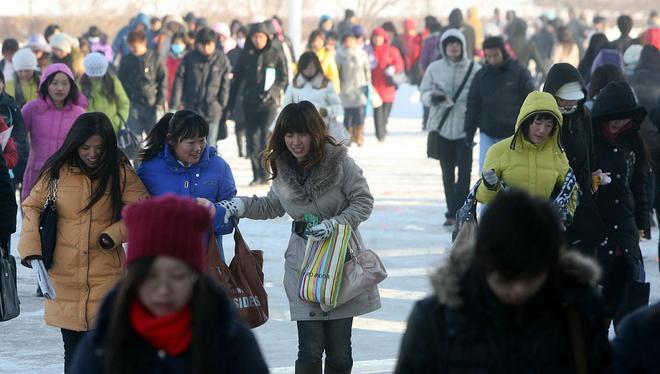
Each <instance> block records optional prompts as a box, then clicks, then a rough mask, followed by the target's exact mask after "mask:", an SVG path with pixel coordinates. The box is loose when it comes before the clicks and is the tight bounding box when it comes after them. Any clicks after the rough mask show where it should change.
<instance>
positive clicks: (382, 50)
mask: <svg viewBox="0 0 660 374" xmlns="http://www.w3.org/2000/svg"><path fill="white" fill-rule="evenodd" d="M376 35H380V36H383V37H384V38H385V43H383V44H382V45H380V46H378V47H373V50H374V57H375V58H376V66H375V67H374V68H373V69H372V70H371V81H372V84H373V86H374V88H375V89H376V92H378V95H380V98H381V99H382V100H383V102H384V103H392V102H394V96H395V95H396V87H395V86H394V85H392V84H390V83H389V81H388V79H387V76H386V74H385V69H386V68H387V67H388V66H390V65H392V66H394V70H395V71H396V72H397V73H402V72H403V71H404V62H403V58H402V57H401V53H399V50H398V49H397V48H396V47H394V46H392V45H391V44H390V37H389V35H388V34H387V32H386V31H385V30H384V29H383V28H382V27H378V28H376V29H374V31H373V33H372V36H371V40H372V46H373V37H374V36H376Z"/></svg>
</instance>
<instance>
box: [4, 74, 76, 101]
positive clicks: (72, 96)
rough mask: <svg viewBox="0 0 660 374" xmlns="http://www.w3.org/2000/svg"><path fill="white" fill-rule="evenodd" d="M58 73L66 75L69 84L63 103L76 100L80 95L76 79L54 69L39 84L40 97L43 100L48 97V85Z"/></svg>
mask: <svg viewBox="0 0 660 374" xmlns="http://www.w3.org/2000/svg"><path fill="white" fill-rule="evenodd" d="M59 73H62V74H64V75H65V76H66V79H68V80H69V86H70V88H69V94H68V95H67V96H66V98H65V99H64V105H66V104H69V103H71V102H72V101H75V100H77V99H78V96H79V95H80V92H79V91H78V86H77V85H76V81H74V80H73V78H71V77H70V76H69V75H68V74H67V73H65V72H63V71H56V72H54V73H53V74H51V75H49V76H48V77H46V80H45V81H44V83H43V84H42V85H41V86H39V96H41V98H42V99H44V100H46V98H47V97H50V94H49V93H48V87H49V86H50V84H51V83H53V80H54V79H55V76H56V75H57V74H59ZM17 83H18V82H17ZM51 100H52V97H51Z"/></svg>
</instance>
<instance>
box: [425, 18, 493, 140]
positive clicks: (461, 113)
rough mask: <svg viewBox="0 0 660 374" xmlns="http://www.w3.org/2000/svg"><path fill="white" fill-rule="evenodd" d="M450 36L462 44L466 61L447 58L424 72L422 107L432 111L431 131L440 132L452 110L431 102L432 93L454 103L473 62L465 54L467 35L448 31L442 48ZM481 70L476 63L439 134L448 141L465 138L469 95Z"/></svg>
mask: <svg viewBox="0 0 660 374" xmlns="http://www.w3.org/2000/svg"><path fill="white" fill-rule="evenodd" d="M448 37H455V38H458V39H459V40H460V41H461V43H462V44H463V51H464V53H463V59H462V60H461V61H459V62H452V61H449V59H447V58H443V59H441V60H437V61H434V62H432V63H431V65H429V67H428V69H426V72H425V73H424V79H422V83H421V84H420V86H419V91H420V94H421V97H420V99H421V101H422V104H424V105H425V106H428V107H430V108H431V111H430V112H429V119H428V122H427V128H428V130H429V131H436V130H437V129H438V126H439V124H440V120H441V119H442V116H443V113H444V112H445V110H447V109H448V105H447V102H444V103H440V104H438V105H433V103H432V102H431V95H432V93H433V92H434V91H443V92H444V93H445V94H446V95H447V97H448V100H449V101H451V98H452V97H453V96H454V93H455V92H456V90H458V87H459V86H460V85H461V82H463V77H465V74H466V73H467V71H468V68H469V66H470V60H469V59H468V58H467V54H466V53H465V37H464V36H463V34H462V33H461V32H460V31H458V30H456V29H450V30H447V31H445V32H444V33H443V34H442V37H441V38H440V46H442V42H443V41H444V40H445V39H447V38H448ZM443 53H444V51H443ZM479 69H481V65H479V64H478V63H476V62H475V63H474V67H473V68H472V72H471V73H470V77H469V78H468V81H467V83H466V84H465V87H464V88H463V91H462V92H461V95H460V96H459V97H458V99H457V100H456V102H455V103H454V107H453V109H451V112H450V113H449V116H448V117H447V120H446V121H445V123H444V125H443V126H442V129H440V131H439V132H440V135H441V136H442V137H444V138H445V139H449V140H456V139H462V138H464V137H465V112H466V110H467V97H468V92H469V91H470V85H471V84H472V80H473V78H474V76H475V74H477V71H479Z"/></svg>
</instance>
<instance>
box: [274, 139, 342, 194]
mask: <svg viewBox="0 0 660 374" xmlns="http://www.w3.org/2000/svg"><path fill="white" fill-rule="evenodd" d="M323 149H324V151H325V155H324V157H323V160H321V163H320V164H319V165H317V166H316V167H314V168H312V170H311V171H310V175H309V177H308V178H307V181H306V182H305V185H304V186H301V185H300V182H298V180H297V178H296V171H295V168H294V167H293V166H292V165H290V164H289V163H288V162H286V161H285V160H283V158H282V157H280V158H279V159H278V160H277V161H276V163H277V170H278V176H277V178H275V181H274V182H273V187H275V188H276V192H277V194H278V196H279V197H280V198H281V199H283V200H290V201H292V202H293V203H303V202H307V201H309V199H314V200H316V199H317V198H318V197H319V196H321V195H323V193H325V192H326V191H328V190H329V189H330V188H332V187H334V186H336V185H337V184H339V183H341V181H342V179H343V175H344V170H343V168H342V166H343V164H344V162H343V161H344V159H345V158H346V157H348V152H347V149H346V147H345V146H343V145H339V146H333V145H331V144H328V143H326V144H325V145H324V148H323Z"/></svg>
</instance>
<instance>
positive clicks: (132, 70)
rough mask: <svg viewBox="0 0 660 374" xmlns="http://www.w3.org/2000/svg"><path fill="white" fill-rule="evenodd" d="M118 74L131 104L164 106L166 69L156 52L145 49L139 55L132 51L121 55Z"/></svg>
mask: <svg viewBox="0 0 660 374" xmlns="http://www.w3.org/2000/svg"><path fill="white" fill-rule="evenodd" d="M118 76H119V80H120V81H121V84H122V85H123V86H124V90H125V91H126V95H127V96H128V99H129V100H130V101H131V105H136V106H142V107H145V106H147V107H152V106H155V105H160V106H163V107H164V106H165V98H166V97H167V82H168V81H167V69H165V65H164V64H163V62H162V61H160V56H158V53H156V52H154V51H147V53H146V54H145V55H143V56H140V57H138V56H135V55H134V54H132V53H131V54H128V55H126V56H124V57H122V58H121V63H120V65H119V74H118Z"/></svg>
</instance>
